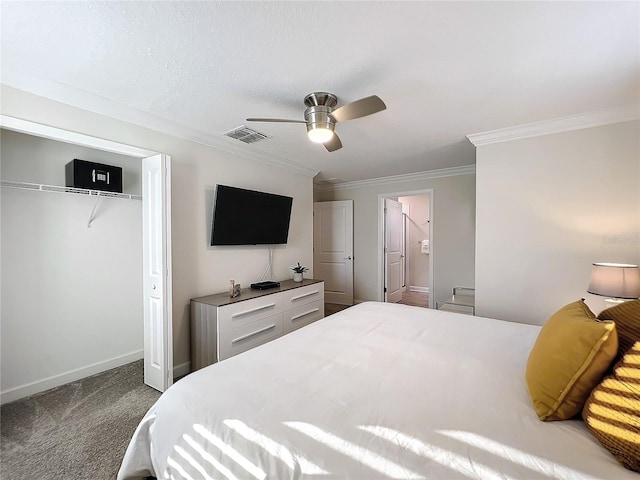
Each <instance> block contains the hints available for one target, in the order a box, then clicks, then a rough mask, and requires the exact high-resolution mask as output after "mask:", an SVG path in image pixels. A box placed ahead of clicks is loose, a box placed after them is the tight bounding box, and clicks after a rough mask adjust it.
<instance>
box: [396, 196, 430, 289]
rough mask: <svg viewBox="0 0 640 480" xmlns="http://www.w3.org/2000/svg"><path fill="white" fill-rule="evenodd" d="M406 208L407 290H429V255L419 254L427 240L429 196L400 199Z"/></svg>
mask: <svg viewBox="0 0 640 480" xmlns="http://www.w3.org/2000/svg"><path fill="white" fill-rule="evenodd" d="M398 201H399V202H400V203H402V204H403V205H407V206H408V210H409V214H408V215H407V232H406V235H407V252H406V255H407V265H408V268H407V273H408V275H407V288H411V287H419V288H429V260H430V256H431V254H428V253H421V249H422V240H425V239H426V240H428V239H429V220H430V218H429V217H430V215H429V194H423V195H412V196H409V197H400V198H398Z"/></svg>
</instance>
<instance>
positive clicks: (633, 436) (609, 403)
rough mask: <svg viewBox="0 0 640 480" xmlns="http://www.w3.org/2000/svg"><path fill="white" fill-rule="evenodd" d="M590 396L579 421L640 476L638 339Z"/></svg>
mask: <svg viewBox="0 0 640 480" xmlns="http://www.w3.org/2000/svg"><path fill="white" fill-rule="evenodd" d="M638 340H639V341H637V342H635V343H634V344H633V345H632V347H631V348H630V349H629V350H628V351H627V352H626V353H625V354H624V355H623V357H622V359H621V360H620V361H619V362H618V363H617V364H616V366H615V367H614V369H613V374H612V375H609V376H607V377H605V378H604V380H603V381H602V382H601V383H600V384H599V385H598V386H597V387H596V388H595V389H594V390H593V391H592V392H591V395H590V396H589V398H588V400H587V402H586V403H585V406H584V409H583V410H582V418H583V419H584V421H585V422H586V424H587V426H588V427H589V429H590V430H591V433H593V435H595V437H596V438H597V439H598V441H599V442H600V443H601V444H602V445H603V446H604V447H605V448H606V449H607V450H609V451H610V452H611V453H612V454H613V456H614V457H616V459H617V460H618V461H619V462H620V463H621V464H622V465H624V466H625V467H626V468H628V469H630V470H633V471H635V472H640V336H639V338H638Z"/></svg>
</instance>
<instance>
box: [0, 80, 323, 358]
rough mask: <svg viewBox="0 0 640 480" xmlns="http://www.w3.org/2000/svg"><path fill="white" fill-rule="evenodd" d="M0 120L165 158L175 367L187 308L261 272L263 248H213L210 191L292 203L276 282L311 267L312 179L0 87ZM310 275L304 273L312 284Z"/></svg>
mask: <svg viewBox="0 0 640 480" xmlns="http://www.w3.org/2000/svg"><path fill="white" fill-rule="evenodd" d="M0 108H1V110H2V113H3V114H5V115H10V116H14V117H17V118H23V119H26V120H30V121H34V122H39V123H43V124H47V125H53V126H55V127H58V128H64V129H67V130H71V131H75V132H80V133H84V134H87V135H93V136H96V137H101V138H106V139H108V140H112V141H116V142H120V143H125V144H128V145H133V146H136V147H140V148H145V149H149V150H153V151H158V152H162V153H166V154H168V155H171V157H172V173H173V175H172V184H171V188H172V204H171V208H172V216H171V222H172V234H171V241H172V248H173V258H172V261H173V338H174V365H176V366H180V365H181V364H185V363H187V362H188V361H189V300H190V298H192V297H196V296H201V295H205V294H211V293H215V292H222V291H225V290H226V289H227V288H228V285H229V280H230V279H234V280H235V281H236V282H238V283H241V284H242V285H243V286H248V284H249V283H251V282H253V281H255V280H257V279H258V278H259V277H260V275H261V274H262V272H263V270H264V269H265V267H266V265H267V260H268V249H267V248H266V247H218V248H212V247H210V246H209V245H208V242H207V239H208V235H209V229H210V228H211V213H210V212H211V202H212V198H211V195H212V191H213V189H214V187H215V185H216V184H218V183H222V184H226V185H232V186H237V187H242V188H250V189H256V190H262V191H266V192H272V193H278V194H282V195H288V196H291V197H293V198H294V201H293V210H292V216H291V226H290V230H289V243H288V244H287V245H286V246H279V247H277V248H276V249H275V251H274V255H273V258H274V276H275V278H276V279H285V278H289V277H290V276H291V272H290V270H289V266H290V265H294V264H295V262H297V261H300V263H302V264H306V265H312V264H313V237H312V233H313V185H312V178H311V177H310V176H305V175H302V174H298V173H293V172H291V171H289V170H285V169H282V168H278V167H274V166H272V165H266V164H264V163H260V162H258V161H254V160H251V159H250V158H247V157H242V156H238V155H234V154H232V153H228V152H225V151H222V150H219V149H216V148H212V147H210V146H206V145H202V144H200V143H196V142H194V141H190V140H186V139H182V138H178V137H175V136H171V135H167V134H164V133H160V132H157V131H153V130H150V129H147V128H144V127H140V126H137V125H133V124H130V123H125V122H122V121H119V120H116V119H113V118H109V117H105V116H102V115H97V114H95V113H91V112H88V111H85V110H80V109H78V108H75V107H71V106H69V105H64V104H61V103H58V102H54V101H51V100H48V99H45V98H42V97H38V96H35V95H31V94H28V93H25V92H22V91H20V90H16V89H13V88H10V87H6V86H3V87H2V104H1V105H0ZM312 274H313V272H310V275H309V276H311V275H312Z"/></svg>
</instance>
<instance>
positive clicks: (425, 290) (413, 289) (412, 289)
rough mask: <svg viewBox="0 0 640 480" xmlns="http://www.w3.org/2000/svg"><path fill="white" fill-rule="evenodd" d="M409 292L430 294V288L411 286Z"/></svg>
mask: <svg viewBox="0 0 640 480" xmlns="http://www.w3.org/2000/svg"><path fill="white" fill-rule="evenodd" d="M409 291H410V292H417V293H429V287H416V286H413V285H410V286H409Z"/></svg>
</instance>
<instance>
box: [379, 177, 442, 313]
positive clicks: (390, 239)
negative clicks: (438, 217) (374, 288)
mask: <svg viewBox="0 0 640 480" xmlns="http://www.w3.org/2000/svg"><path fill="white" fill-rule="evenodd" d="M379 200H380V202H379V208H380V229H379V230H380V232H379V244H380V247H381V248H380V252H381V255H380V262H379V263H380V269H379V271H380V285H381V295H380V298H381V299H382V300H383V301H385V302H394V303H404V304H407V305H415V306H421V307H427V308H434V302H433V300H432V298H431V296H430V292H431V291H433V284H434V278H433V261H432V258H433V243H432V242H433V230H434V223H433V189H427V190H422V191H412V192H399V193H394V194H385V195H380V196H379Z"/></svg>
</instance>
